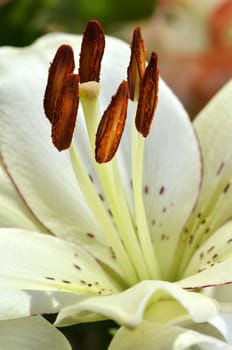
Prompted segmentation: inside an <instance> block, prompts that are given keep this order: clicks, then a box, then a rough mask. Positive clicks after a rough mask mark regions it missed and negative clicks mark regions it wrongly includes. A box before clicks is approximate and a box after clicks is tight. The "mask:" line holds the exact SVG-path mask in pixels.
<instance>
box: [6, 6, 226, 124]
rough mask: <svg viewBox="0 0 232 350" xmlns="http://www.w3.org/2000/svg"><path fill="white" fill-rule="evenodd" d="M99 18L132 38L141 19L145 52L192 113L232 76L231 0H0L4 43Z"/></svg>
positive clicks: (75, 29) (76, 29) (73, 28)
mask: <svg viewBox="0 0 232 350" xmlns="http://www.w3.org/2000/svg"><path fill="white" fill-rule="evenodd" d="M89 19H98V20H99V21H100V22H101V23H102V25H103V26H104V29H105V32H106V33H107V34H112V35H115V36H117V37H120V38H122V39H124V40H126V41H128V42H130V40H131V34H132V30H133V27H134V26H135V25H140V26H141V27H142V30H143V36H144V40H145V44H146V48H147V54H148V55H149V53H150V52H151V51H156V52H157V53H158V55H159V66H160V71H161V76H162V77H163V78H164V79H165V80H166V81H167V82H168V84H169V85H170V86H171V87H172V89H173V90H174V91H175V93H176V94H177V95H178V96H179V98H180V99H181V101H182V102H183V103H184V105H185V107H186V108H187V110H188V111H189V113H190V115H191V117H194V116H195V115H196V113H197V112H198V111H199V110H200V109H201V108H202V106H204V105H205V103H206V102H207V101H208V100H209V98H210V97H211V96H212V95H214V94H215V92H216V91H217V90H218V89H219V88H220V87H221V86H222V85H223V84H224V83H225V82H226V81H227V80H228V79H230V78H231V76H232V0H204V1H202V0H142V1H141V0H140V1H139V0H37V1H36V0H0V27H1V29H0V45H14V46H24V45H28V44H30V43H31V42H32V41H34V40H35V39H36V38H37V37H39V36H40V35H42V34H44V33H47V32H52V31H64V32H72V33H82V31H83V30H84V27H85V25H86V22H87V21H88V20H89Z"/></svg>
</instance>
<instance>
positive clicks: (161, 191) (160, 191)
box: [159, 186, 165, 195]
mask: <svg viewBox="0 0 232 350" xmlns="http://www.w3.org/2000/svg"><path fill="white" fill-rule="evenodd" d="M164 191H165V187H164V186H162V187H160V190H159V194H160V195H162V194H163V193H164Z"/></svg>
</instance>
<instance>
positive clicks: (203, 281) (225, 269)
mask: <svg viewBox="0 0 232 350" xmlns="http://www.w3.org/2000/svg"><path fill="white" fill-rule="evenodd" d="M231 281H232V257H228V258H227V259H226V260H224V261H222V262H218V263H217V264H212V265H211V266H208V265H207V268H205V270H202V271H200V272H198V273H196V274H194V275H192V276H189V277H186V278H184V279H182V280H180V281H178V282H176V284H178V285H179V286H181V287H182V288H186V289H195V288H206V287H212V286H218V285H222V284H228V283H231Z"/></svg>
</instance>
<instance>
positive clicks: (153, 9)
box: [0, 0, 232, 350]
mask: <svg viewBox="0 0 232 350" xmlns="http://www.w3.org/2000/svg"><path fill="white" fill-rule="evenodd" d="M89 19H97V20H99V21H100V22H101V23H102V25H103V26H104V29H105V33H106V34H111V35H115V36H117V37H120V38H122V39H124V40H126V41H127V42H128V43H130V41H131V35H132V30H133V27H134V26H138V25H140V26H141V28H142V32H143V36H144V41H145V45H146V49H147V55H148V56H149V54H150V53H151V52H152V51H156V52H157V53H158V57H159V67H160V72H161V76H162V77H163V78H164V79H165V80H166V81H167V83H168V84H169V85H170V86H171V88H172V89H173V90H174V92H175V93H176V94H177V96H178V97H179V98H180V100H181V101H182V103H183V104H184V105H185V107H186V109H187V110H188V112H189V114H190V116H191V118H194V116H195V115H196V114H197V113H198V112H199V110H200V109H201V108H202V107H203V106H204V105H205V104H206V103H207V101H208V100H209V99H210V97H212V96H213V95H214V94H215V93H216V92H217V90H218V89H219V88H220V87H221V86H223V85H224V84H225V82H226V81H228V80H229V79H230V78H231V77H232V0H140V1H139V0H0V46H3V45H13V46H25V45H29V44H30V43H32V42H33V41H34V40H35V39H36V38H37V37H39V36H41V35H43V34H45V33H48V32H53V31H63V32H72V33H82V32H83V30H84V28H85V25H86V23H87V21H88V20H89ZM50 320H52V317H51V318H50ZM114 327H115V325H114V324H113V323H112V322H99V323H96V324H95V325H92V324H89V325H88V324H87V325H79V326H75V327H69V328H66V329H64V330H63V331H64V333H65V334H66V335H67V336H68V338H69V339H70V341H71V343H72V346H73V349H74V350H76V349H80V350H99V349H100V350H104V349H107V344H109V341H110V337H111V336H110V331H109V330H110V329H112V328H114Z"/></svg>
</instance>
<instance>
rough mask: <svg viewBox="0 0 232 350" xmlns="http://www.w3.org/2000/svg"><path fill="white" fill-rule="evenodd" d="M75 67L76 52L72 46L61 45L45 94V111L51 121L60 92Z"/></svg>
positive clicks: (49, 75)
mask: <svg viewBox="0 0 232 350" xmlns="http://www.w3.org/2000/svg"><path fill="white" fill-rule="evenodd" d="M74 68H75V62H74V54H73V50H72V48H71V46H69V45H62V46H60V47H59V48H58V50H57V52H56V55H55V57H54V59H53V62H52V63H51V65H50V68H49V73H48V81H47V86H46V90H45V95H44V111H45V114H46V116H47V118H48V119H49V120H50V122H51V123H52V122H53V118H54V113H55V110H56V104H57V101H58V98H59V95H60V92H61V90H62V88H63V85H64V83H65V81H66V79H67V76H68V75H69V74H71V73H73V71H74Z"/></svg>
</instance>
